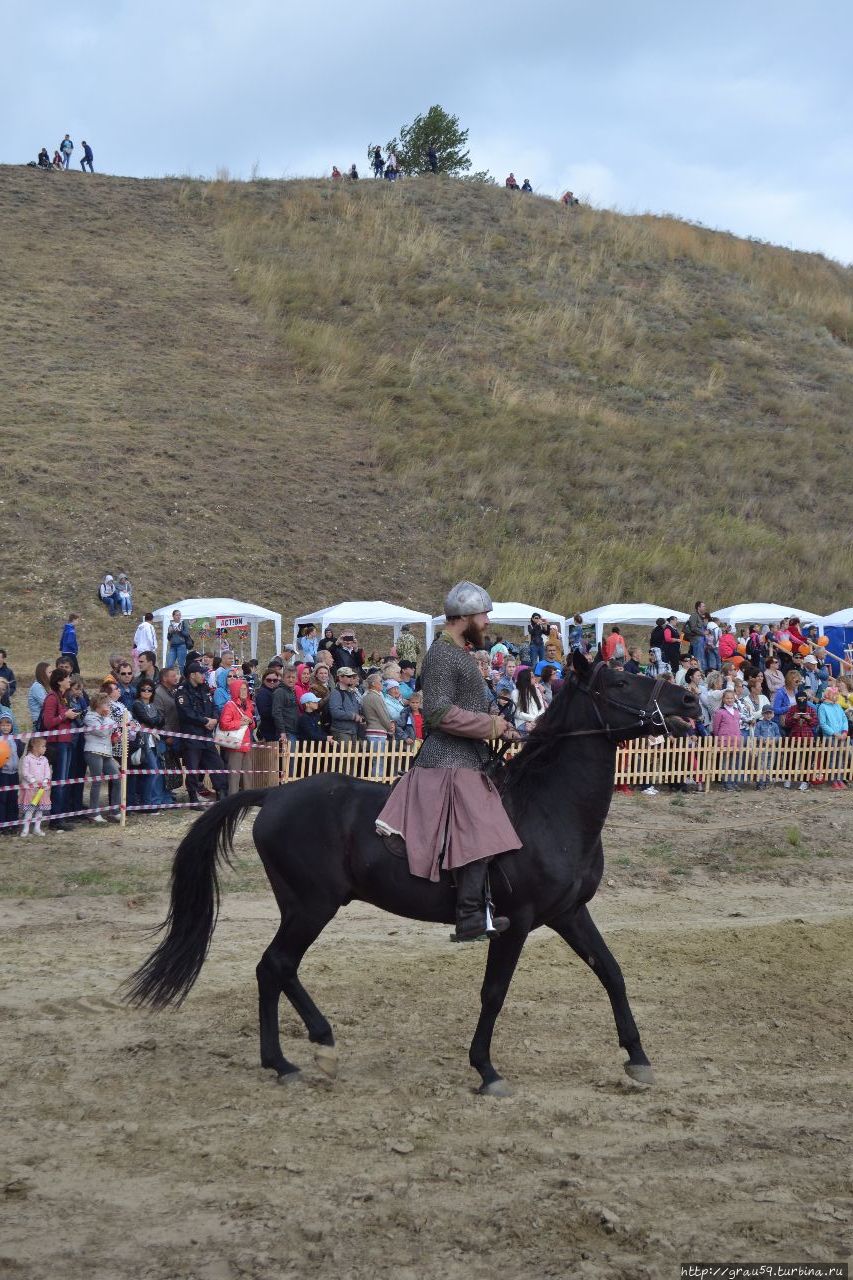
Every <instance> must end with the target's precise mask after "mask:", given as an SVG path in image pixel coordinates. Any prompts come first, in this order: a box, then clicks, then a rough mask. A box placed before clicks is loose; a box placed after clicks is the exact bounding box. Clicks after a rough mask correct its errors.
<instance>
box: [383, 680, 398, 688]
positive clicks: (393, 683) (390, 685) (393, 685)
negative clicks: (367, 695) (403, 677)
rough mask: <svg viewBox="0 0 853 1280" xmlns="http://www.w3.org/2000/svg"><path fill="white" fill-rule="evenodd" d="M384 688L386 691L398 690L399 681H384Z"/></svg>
mask: <svg viewBox="0 0 853 1280" xmlns="http://www.w3.org/2000/svg"><path fill="white" fill-rule="evenodd" d="M385 688H386V689H399V688H400V681H399V680H386V681H385Z"/></svg>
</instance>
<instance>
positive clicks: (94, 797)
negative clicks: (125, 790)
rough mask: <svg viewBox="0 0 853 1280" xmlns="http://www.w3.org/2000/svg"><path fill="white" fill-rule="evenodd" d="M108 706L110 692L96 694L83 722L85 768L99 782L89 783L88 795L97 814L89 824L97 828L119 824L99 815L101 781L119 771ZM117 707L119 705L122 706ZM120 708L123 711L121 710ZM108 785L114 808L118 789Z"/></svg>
mask: <svg viewBox="0 0 853 1280" xmlns="http://www.w3.org/2000/svg"><path fill="white" fill-rule="evenodd" d="M111 705H112V703H111V699H110V695H109V693H106V692H104V691H102V692H100V693H96V694H95V696H94V698H93V699H92V705H91V707H90V708H89V710H88V711H87V712H86V718H85V720H84V721H83V725H84V728H85V730H86V732H85V735H84V736H83V750H84V755H85V764H86V768H87V769H88V770H89V773H90V775H91V776H92V778H93V779H98V781H93V782H92V790H91V794H90V796H89V808H90V809H95V810H97V812H96V813H95V814H94V816H93V817H91V818H90V819H89V821H90V822H93V823H95V824H97V825H98V826H103V825H104V824H105V823H107V822H118V818H117V817H116V815H115V814H113V813H108V814H107V816H106V817H104V815H103V814H102V813H101V812H100V807H101V783H100V779H101V778H102V777H110V778H116V779H117V778H118V777H119V774H120V772H121V771H120V768H119V763H118V761H117V760H115V759H114V758H113V736H114V734H115V731H116V722H115V720H114V719H113V716H112V714H111V710H110V708H111ZM119 705H120V706H121V704H119ZM122 709H124V708H123V707H122ZM110 785H111V787H112V788H113V795H112V797H111V799H112V801H113V803H114V805H116V804H117V803H118V786H117V784H116V783H111V784H110ZM81 808H82V805H81Z"/></svg>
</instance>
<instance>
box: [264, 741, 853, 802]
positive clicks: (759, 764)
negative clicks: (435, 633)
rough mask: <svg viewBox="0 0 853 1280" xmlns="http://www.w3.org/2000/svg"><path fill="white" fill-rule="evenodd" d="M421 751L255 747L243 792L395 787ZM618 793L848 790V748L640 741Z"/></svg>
mask: <svg viewBox="0 0 853 1280" xmlns="http://www.w3.org/2000/svg"><path fill="white" fill-rule="evenodd" d="M419 745H420V744H419V743H408V742H394V743H390V744H387V745H386V744H383V747H382V749H381V750H378V751H377V750H375V749H371V747H370V746H369V745H368V744H367V743H364V742H333V741H329V742H307V743H300V744H299V745H298V746H296V747H291V746H290V744H289V743H283V744H281V745H279V744H278V743H270V744H269V745H267V744H258V745H257V746H255V747H253V748H252V754H251V759H250V762H249V769H248V770H247V773H246V786H248V787H274V786H279V785H281V784H283V783H287V782H295V781H297V780H298V779H300V778H308V777H311V776H312V775H313V774H315V773H330V772H333V773H345V774H349V775H350V776H351V777H353V778H367V779H371V780H373V781H376V782H393V781H394V779H395V778H397V777H399V775H400V774H401V773H405V772H406V771H407V770H408V769H409V767H410V765H411V763H412V761H413V760H414V758H415V756H416V754H417V750H418V747H419ZM615 781H616V785H617V786H629V787H647V786H660V785H666V784H667V783H683V782H688V783H694V784H695V785H696V786H698V787H702V788H703V789H704V790H705V791H708V790H709V789H710V787H711V785H712V784H713V783H726V782H738V783H744V784H747V785H749V784H751V785H755V784H756V783H759V782H767V783H771V782H775V783H779V782H789V783H795V784H798V783H800V782H810V783H820V782H835V781H839V782H848V783H849V782H853V750H851V747H850V743H849V742H848V740H847V739H846V738H845V739H841V738H834V739H820V738H817V739H814V740H804V739H799V738H797V739H789V738H782V739H779V740H770V741H767V740H764V739H747V740H746V741H745V742H742V743H729V742H726V741H721V740H719V739H717V738H668V739H666V741H664V742H655V741H649V740H648V739H641V740H639V741H635V742H630V743H628V744H627V745H626V746H625V747H622V748H620V750H619V751H618V753H617V756H616V779H615Z"/></svg>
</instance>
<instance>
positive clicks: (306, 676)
mask: <svg viewBox="0 0 853 1280" xmlns="http://www.w3.org/2000/svg"><path fill="white" fill-rule="evenodd" d="M293 692H294V693H295V694H296V705H297V707H299V709H300V711H301V709H302V708H301V706H300V702H299V699H300V698H301V697H302V695H303V693H310V692H311V668H310V667H309V665H308V663H307V662H300V663H299V666H298V667H297V668H296V684H295V685H294V686H293Z"/></svg>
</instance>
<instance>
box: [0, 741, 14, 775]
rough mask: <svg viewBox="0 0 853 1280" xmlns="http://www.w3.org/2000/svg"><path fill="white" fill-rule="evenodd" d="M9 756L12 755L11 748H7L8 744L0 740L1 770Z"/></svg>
mask: <svg viewBox="0 0 853 1280" xmlns="http://www.w3.org/2000/svg"><path fill="white" fill-rule="evenodd" d="M11 754H12V748H11V747H10V746H9V744H8V742H6V741H5V740H4V739H3V738H0V769H2V768H3V765H4V764H5V763H6V761H7V760H8V759H9V756H10V755H11Z"/></svg>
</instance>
